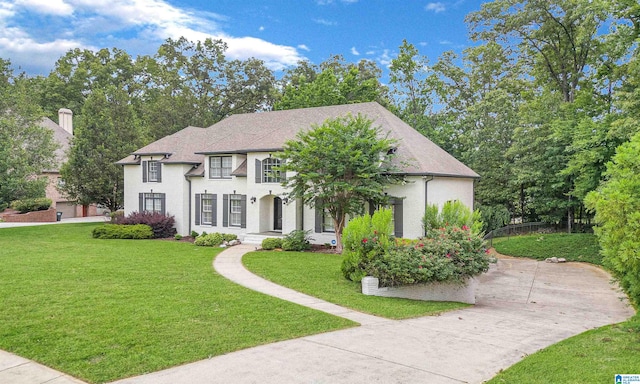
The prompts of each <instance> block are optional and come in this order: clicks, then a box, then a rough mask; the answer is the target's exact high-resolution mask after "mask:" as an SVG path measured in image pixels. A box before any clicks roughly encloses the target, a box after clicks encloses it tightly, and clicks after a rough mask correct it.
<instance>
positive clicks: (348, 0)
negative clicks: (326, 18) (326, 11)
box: [316, 0, 359, 5]
mask: <svg viewBox="0 0 640 384" xmlns="http://www.w3.org/2000/svg"><path fill="white" fill-rule="evenodd" d="M341 1H342V2H343V3H345V4H354V3H357V2H358V1H359V0H341ZM333 3H335V0H316V4H318V5H329V4H333Z"/></svg>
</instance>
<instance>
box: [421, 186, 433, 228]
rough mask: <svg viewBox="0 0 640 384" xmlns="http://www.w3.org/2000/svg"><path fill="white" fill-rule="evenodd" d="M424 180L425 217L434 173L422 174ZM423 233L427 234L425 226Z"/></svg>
mask: <svg viewBox="0 0 640 384" xmlns="http://www.w3.org/2000/svg"><path fill="white" fill-rule="evenodd" d="M422 180H424V213H423V214H422V216H423V217H424V215H425V214H426V213H427V207H428V206H429V182H430V181H431V180H433V176H432V175H425V176H422ZM423 234H424V236H426V235H427V231H426V230H425V229H424V228H423Z"/></svg>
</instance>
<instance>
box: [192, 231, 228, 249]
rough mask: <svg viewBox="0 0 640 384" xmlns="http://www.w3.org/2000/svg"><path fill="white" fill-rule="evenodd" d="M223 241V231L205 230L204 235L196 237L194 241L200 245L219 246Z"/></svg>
mask: <svg viewBox="0 0 640 384" xmlns="http://www.w3.org/2000/svg"><path fill="white" fill-rule="evenodd" d="M223 241H224V236H223V235H222V233H210V234H205V233H204V232H203V234H202V235H200V236H198V237H196V240H195V241H194V242H193V243H194V244H195V245H197V246H200V247H217V246H219V245H220V244H222V242H223Z"/></svg>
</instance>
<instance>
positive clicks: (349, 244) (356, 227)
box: [341, 209, 393, 281]
mask: <svg viewBox="0 0 640 384" xmlns="http://www.w3.org/2000/svg"><path fill="white" fill-rule="evenodd" d="M391 218H392V212H391V210H390V209H380V210H377V211H376V212H374V214H373V216H369V215H364V216H360V217H356V218H354V219H352V220H351V221H349V225H347V227H346V228H345V229H344V232H343V233H342V246H343V249H342V255H343V259H342V266H341V269H342V273H343V275H344V277H346V278H347V279H349V280H351V281H360V280H362V278H363V277H364V276H366V273H365V265H366V264H367V263H368V262H369V261H371V260H372V259H373V257H375V256H376V255H378V254H380V253H384V252H386V250H387V248H388V247H389V245H390V244H391V240H390V239H391V235H390V234H391V233H392V232H393V231H392V225H391Z"/></svg>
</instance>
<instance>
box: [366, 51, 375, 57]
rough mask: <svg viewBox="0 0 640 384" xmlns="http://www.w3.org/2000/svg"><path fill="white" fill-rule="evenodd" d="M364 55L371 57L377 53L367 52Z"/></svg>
mask: <svg viewBox="0 0 640 384" xmlns="http://www.w3.org/2000/svg"><path fill="white" fill-rule="evenodd" d="M364 54H365V55H369V56H371V55H375V54H376V51H367V52H365V53H364Z"/></svg>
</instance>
